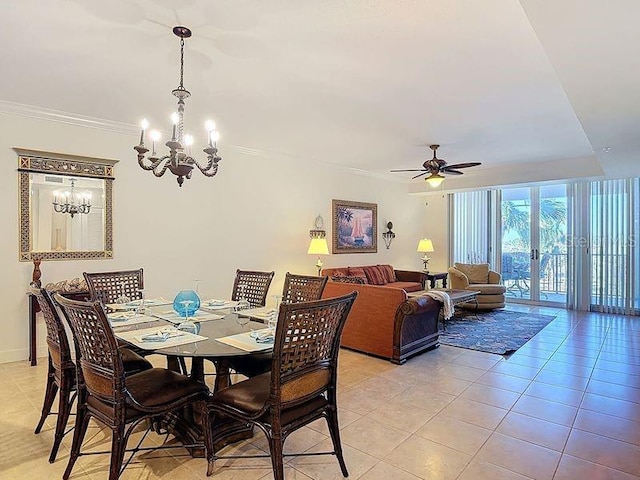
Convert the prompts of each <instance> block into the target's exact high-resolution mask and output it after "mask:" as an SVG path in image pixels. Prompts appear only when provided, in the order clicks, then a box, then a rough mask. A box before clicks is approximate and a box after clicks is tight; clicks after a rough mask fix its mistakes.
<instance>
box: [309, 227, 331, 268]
mask: <svg viewBox="0 0 640 480" xmlns="http://www.w3.org/2000/svg"><path fill="white" fill-rule="evenodd" d="M323 226H324V221H323V220H322V217H321V216H320V215H318V216H317V217H316V220H315V227H316V228H315V229H313V230H309V237H311V242H309V248H308V250H307V254H309V255H318V261H317V262H316V268H317V269H318V276H320V272H321V271H322V260H320V255H329V245H327V232H325V231H324V230H323V229H322V227H323Z"/></svg>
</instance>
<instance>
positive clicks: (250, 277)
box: [231, 269, 276, 308]
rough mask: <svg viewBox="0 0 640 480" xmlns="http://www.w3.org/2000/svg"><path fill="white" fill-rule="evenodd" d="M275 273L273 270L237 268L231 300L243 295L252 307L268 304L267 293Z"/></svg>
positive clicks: (238, 298) (236, 299)
mask: <svg viewBox="0 0 640 480" xmlns="http://www.w3.org/2000/svg"><path fill="white" fill-rule="evenodd" d="M275 273H276V272H273V271H271V272H258V271H252V270H240V269H238V270H236V278H235V280H234V281H233V290H232V292H231V300H233V301H238V300H240V297H241V296H244V298H245V299H246V300H247V301H248V302H249V305H251V308H256V307H264V306H265V305H266V304H267V293H268V292H269V287H270V286H271V280H273V276H274V275H275Z"/></svg>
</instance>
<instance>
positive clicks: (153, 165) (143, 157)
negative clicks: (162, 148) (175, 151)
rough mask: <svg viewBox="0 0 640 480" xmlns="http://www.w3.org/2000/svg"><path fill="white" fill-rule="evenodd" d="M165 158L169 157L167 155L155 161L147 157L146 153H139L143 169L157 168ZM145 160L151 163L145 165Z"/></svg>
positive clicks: (139, 162) (139, 160)
mask: <svg viewBox="0 0 640 480" xmlns="http://www.w3.org/2000/svg"><path fill="white" fill-rule="evenodd" d="M165 158H167V157H166V156H165V157H162V158H159V159H157V160H156V161H153V160H151V159H148V158H145V156H144V155H138V165H140V166H141V167H142V168H143V170H155V169H156V167H157V166H158V165H160V164H161V163H162V161H163V160H164V159H165ZM145 160H147V161H149V162H150V163H149V165H145V163H144V162H145Z"/></svg>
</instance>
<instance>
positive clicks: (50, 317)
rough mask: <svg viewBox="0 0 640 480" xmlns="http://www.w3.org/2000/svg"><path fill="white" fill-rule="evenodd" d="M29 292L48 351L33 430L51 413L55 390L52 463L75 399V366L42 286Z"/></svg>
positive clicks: (36, 430) (58, 321) (51, 304)
mask: <svg viewBox="0 0 640 480" xmlns="http://www.w3.org/2000/svg"><path fill="white" fill-rule="evenodd" d="M31 294H32V295H34V296H35V298H36V301H37V302H38V305H39V306H40V311H41V312H42V317H43V318H44V324H45V326H46V328H47V347H48V351H49V355H48V357H49V358H48V367H47V385H46V387H45V393H44V404H43V405H42V414H41V416H40V421H39V422H38V425H37V426H36V429H35V432H34V433H40V431H41V430H42V426H43V425H44V422H45V420H46V419H47V417H48V416H49V415H50V414H51V407H52V406H53V402H54V400H55V398H56V394H57V393H58V392H59V397H58V414H57V419H56V428H55V432H54V435H53V446H52V447H51V453H50V454H49V463H53V462H54V461H55V459H56V455H57V454H58V449H59V448H60V443H61V442H62V438H63V437H64V434H65V429H66V427H67V421H68V420H69V415H70V414H71V406H72V405H73V402H74V400H75V395H73V396H72V393H74V392H75V390H76V366H75V364H74V363H73V360H72V358H71V348H70V346H69V339H68V338H67V334H66V332H65V330H64V325H63V324H62V322H61V321H60V317H59V316H58V313H57V312H56V309H55V307H54V306H53V303H52V302H51V299H50V297H49V294H48V293H47V292H46V290H44V289H42V288H31Z"/></svg>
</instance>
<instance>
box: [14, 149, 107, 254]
mask: <svg viewBox="0 0 640 480" xmlns="http://www.w3.org/2000/svg"><path fill="white" fill-rule="evenodd" d="M13 150H14V151H15V152H16V153H17V154H18V193H19V198H20V204H19V207H20V208H19V210H20V245H19V247H20V252H19V260H20V261H21V262H31V261H33V260H95V259H110V258H113V181H114V180H115V177H114V176H113V167H114V166H115V164H116V163H118V160H110V159H105V158H93V157H82V156H79V155H67V154H64V153H52V152H43V151H39V150H28V149H24V148H14V149H13ZM30 173H48V174H53V175H64V176H68V177H90V178H98V179H103V180H104V193H105V198H104V203H105V205H104V210H105V225H104V250H87V251H67V252H34V251H33V250H32V246H33V232H32V231H31V221H30V213H31V212H30V206H31V199H30V198H29V197H30V190H31V189H30V187H29V174H30Z"/></svg>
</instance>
